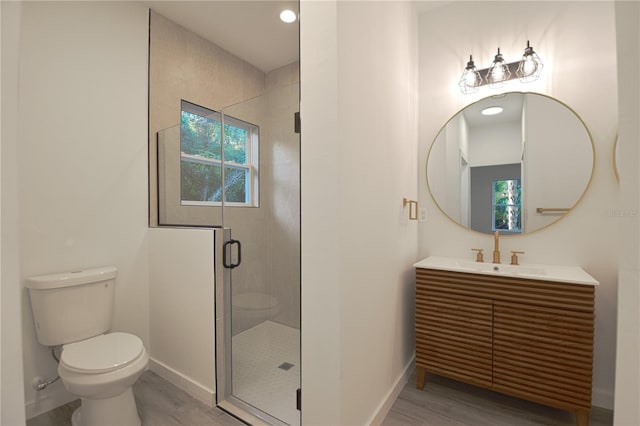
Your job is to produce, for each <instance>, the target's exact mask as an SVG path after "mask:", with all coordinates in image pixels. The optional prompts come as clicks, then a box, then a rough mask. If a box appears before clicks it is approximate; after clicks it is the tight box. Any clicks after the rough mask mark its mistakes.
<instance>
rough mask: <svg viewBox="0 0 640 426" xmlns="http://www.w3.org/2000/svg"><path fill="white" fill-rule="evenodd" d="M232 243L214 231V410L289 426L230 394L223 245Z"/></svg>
mask: <svg viewBox="0 0 640 426" xmlns="http://www.w3.org/2000/svg"><path fill="white" fill-rule="evenodd" d="M230 240H231V228H224V227H223V228H217V229H216V230H215V234H214V258H215V268H214V276H215V303H214V312H215V333H216V338H215V356H216V406H217V407H219V408H221V409H223V410H224V411H226V412H227V413H229V414H231V415H232V416H234V417H237V418H238V419H240V420H242V421H244V422H246V423H249V424H251V425H253V426H269V425H273V426H297V425H288V424H287V423H284V422H282V421H281V420H279V419H277V418H275V417H273V416H271V415H269V414H268V413H266V412H264V411H262V410H260V409H259V408H257V407H254V406H253V405H251V404H248V403H247V402H245V401H243V400H241V399H239V398H237V397H235V396H234V395H233V393H232V383H233V377H232V373H233V368H232V337H233V336H232V334H231V313H232V308H231V283H232V274H231V271H232V269H229V268H225V267H224V265H223V264H222V258H223V250H225V246H224V244H225V243H226V242H227V241H230Z"/></svg>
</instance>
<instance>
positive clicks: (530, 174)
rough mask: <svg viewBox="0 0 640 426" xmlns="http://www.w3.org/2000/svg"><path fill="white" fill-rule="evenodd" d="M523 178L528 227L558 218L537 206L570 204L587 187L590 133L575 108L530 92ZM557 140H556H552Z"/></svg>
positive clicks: (535, 226) (567, 206) (589, 161)
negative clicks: (540, 211)
mask: <svg viewBox="0 0 640 426" xmlns="http://www.w3.org/2000/svg"><path fill="white" fill-rule="evenodd" d="M525 104H526V107H527V116H526V117H525V120H526V121H527V123H526V126H525V129H526V130H525V132H526V136H525V140H526V145H525V158H526V161H525V163H526V167H527V174H526V175H525V178H524V179H523V185H524V186H523V191H522V192H523V194H524V202H525V204H524V209H523V214H524V217H525V229H532V230H535V229H539V228H542V227H543V226H546V225H548V224H549V223H552V222H555V221H556V220H558V216H556V215H550V214H540V213H537V212H536V209H537V208H538V207H542V208H545V207H547V208H548V207H555V208H558V207H560V208H563V207H564V208H571V207H573V205H574V204H576V203H577V202H578V201H579V200H580V197H581V196H582V194H583V193H584V191H585V188H586V187H587V185H588V183H589V178H590V177H591V172H592V169H593V164H594V161H593V160H594V158H593V149H592V146H591V140H590V139H589V133H588V132H587V129H585V127H584V125H583V124H582V123H581V122H580V120H578V119H577V118H576V116H575V114H574V113H573V112H571V110H569V109H568V108H566V107H565V106H564V105H562V104H561V103H559V102H552V101H551V102H550V101H549V99H548V98H544V97H542V96H527V97H526V98H525ZM549 141H557V143H549Z"/></svg>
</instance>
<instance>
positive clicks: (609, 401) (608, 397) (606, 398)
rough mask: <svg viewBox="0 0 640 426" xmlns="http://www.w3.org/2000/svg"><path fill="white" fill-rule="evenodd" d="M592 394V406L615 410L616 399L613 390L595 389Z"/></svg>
mask: <svg viewBox="0 0 640 426" xmlns="http://www.w3.org/2000/svg"><path fill="white" fill-rule="evenodd" d="M591 392H592V393H591V405H592V406H594V407H599V408H605V409H607V410H613V405H614V402H613V401H614V397H613V391H612V390H609V389H597V388H593V389H592V391H591Z"/></svg>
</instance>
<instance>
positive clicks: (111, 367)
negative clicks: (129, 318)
mask: <svg viewBox="0 0 640 426" xmlns="http://www.w3.org/2000/svg"><path fill="white" fill-rule="evenodd" d="M116 274H117V270H116V268H115V267H113V266H106V267H102V268H96V269H87V270H83V271H73V272H64V273H59V274H51V275H42V276H37V277H31V278H28V279H27V280H26V283H25V287H27V288H28V289H29V296H30V299H31V307H32V310H33V318H34V322H35V326H36V333H37V336H38V342H40V344H42V345H45V346H58V345H63V346H62V354H61V356H60V364H59V366H58V374H59V375H60V379H61V380H62V383H63V384H64V386H65V387H66V388H67V390H68V391H69V392H71V393H72V394H74V395H77V396H79V397H80V398H82V405H81V406H80V407H79V408H78V409H76V410H75V411H74V413H73V416H72V418H71V423H72V424H73V425H74V426H85V425H86V426H116V425H120V426H138V425H140V424H141V421H140V417H139V416H138V410H137V408H136V403H135V400H134V398H133V392H132V390H131V386H132V385H133V384H134V383H135V382H136V380H138V377H140V375H141V374H142V372H143V371H144V370H145V368H146V367H147V364H148V362H149V355H148V354H147V351H146V350H145V348H144V345H143V344H142V341H141V340H140V338H138V337H137V336H134V335H132V334H128V333H118V332H114V333H108V331H109V329H110V328H111V319H112V313H113V302H114V296H115V285H116Z"/></svg>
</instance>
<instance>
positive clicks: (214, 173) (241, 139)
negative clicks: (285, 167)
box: [180, 101, 258, 206]
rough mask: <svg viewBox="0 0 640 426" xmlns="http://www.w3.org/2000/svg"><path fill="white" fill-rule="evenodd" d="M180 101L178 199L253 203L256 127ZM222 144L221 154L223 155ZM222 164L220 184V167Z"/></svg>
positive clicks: (203, 202)
mask: <svg viewBox="0 0 640 426" xmlns="http://www.w3.org/2000/svg"><path fill="white" fill-rule="evenodd" d="M224 122H225V125H224V144H223V145H222V144H221V140H222V137H221V136H222V135H221V128H222V117H221V115H220V113H219V112H216V111H213V110H210V109H207V108H203V107H200V106H198V105H195V104H192V103H190V102H186V101H182V110H181V120H180V174H181V178H180V180H181V201H182V204H183V205H184V204H187V205H220V204H221V202H222V197H223V193H224V194H225V195H224V196H225V200H224V201H225V203H230V205H237V206H257V191H258V188H257V176H258V174H257V172H258V161H257V160H258V127H257V126H255V125H253V124H250V123H246V122H243V121H241V120H236V119H234V118H233V117H228V116H225V117H224ZM223 146H224V156H223ZM223 168H224V188H223V185H222V182H223V172H222V170H223Z"/></svg>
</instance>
